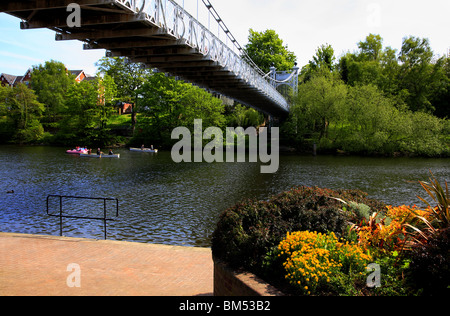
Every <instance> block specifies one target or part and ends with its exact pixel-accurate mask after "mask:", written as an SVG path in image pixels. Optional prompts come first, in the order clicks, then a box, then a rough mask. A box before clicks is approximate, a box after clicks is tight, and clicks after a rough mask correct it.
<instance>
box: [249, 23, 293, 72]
mask: <svg viewBox="0 0 450 316" xmlns="http://www.w3.org/2000/svg"><path fill="white" fill-rule="evenodd" d="M244 50H245V52H246V53H247V54H248V56H249V57H250V58H251V59H252V60H253V61H254V62H255V63H256V65H258V66H259V67H260V68H261V69H262V70H263V71H264V72H265V73H268V72H269V71H270V67H272V66H275V68H277V70H281V71H284V70H290V69H292V68H293V67H294V65H295V62H296V61H297V57H296V56H295V54H294V53H293V52H291V51H289V49H288V46H287V45H284V42H283V40H282V39H281V38H280V36H279V35H278V34H277V33H276V32H275V31H274V30H266V31H264V32H256V31H254V30H253V29H250V35H249V37H248V44H247V45H246V46H245V48H244Z"/></svg>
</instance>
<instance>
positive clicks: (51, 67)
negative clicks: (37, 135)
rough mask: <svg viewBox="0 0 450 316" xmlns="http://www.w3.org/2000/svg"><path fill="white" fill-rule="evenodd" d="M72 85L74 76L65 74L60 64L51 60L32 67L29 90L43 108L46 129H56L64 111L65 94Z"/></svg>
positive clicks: (65, 70) (64, 69) (64, 68)
mask: <svg viewBox="0 0 450 316" xmlns="http://www.w3.org/2000/svg"><path fill="white" fill-rule="evenodd" d="M74 84H75V80H74V76H73V75H71V74H69V73H68V72H67V69H66V66H65V65H64V64H63V63H61V62H57V61H54V60H51V61H47V62H45V64H44V65H42V64H41V65H39V66H34V67H33V72H32V75H31V88H32V89H33V90H34V91H35V93H36V95H37V96H38V101H39V102H40V103H43V104H44V106H45V119H44V125H45V126H46V127H48V128H56V127H58V121H59V120H61V113H63V112H64V111H65V96H66V92H67V90H68V89H69V87H70V86H72V85H74Z"/></svg>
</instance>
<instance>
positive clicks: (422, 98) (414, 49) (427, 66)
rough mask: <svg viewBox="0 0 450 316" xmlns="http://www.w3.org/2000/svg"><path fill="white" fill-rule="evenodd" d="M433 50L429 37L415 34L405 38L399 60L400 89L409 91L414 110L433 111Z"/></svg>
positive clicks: (410, 106)
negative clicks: (422, 37)
mask: <svg viewBox="0 0 450 316" xmlns="http://www.w3.org/2000/svg"><path fill="white" fill-rule="evenodd" d="M432 58H433V51H432V50H431V48H430V43H429V40H428V39H421V38H416V37H414V36H411V37H407V38H404V39H403V45H402V49H401V51H400V55H399V60H400V62H401V66H400V71H399V72H400V73H399V81H400V82H399V84H400V87H399V88H400V89H403V90H405V91H406V92H407V99H406V102H407V104H408V106H409V108H410V109H411V110H413V111H425V112H433V111H434V107H433V106H432V104H431V102H430V97H431V92H432V84H433V83H432V79H433V76H432V74H433V66H432V64H431V61H432Z"/></svg>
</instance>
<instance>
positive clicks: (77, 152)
mask: <svg viewBox="0 0 450 316" xmlns="http://www.w3.org/2000/svg"><path fill="white" fill-rule="evenodd" d="M66 153H68V154H71V155H81V154H87V153H88V150H87V148H80V147H77V148H75V149H71V150H68V151H66Z"/></svg>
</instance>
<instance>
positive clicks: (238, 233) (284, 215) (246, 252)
mask: <svg viewBox="0 0 450 316" xmlns="http://www.w3.org/2000/svg"><path fill="white" fill-rule="evenodd" d="M336 198H339V199H342V200H344V201H354V202H357V203H362V204H365V205H367V206H369V207H370V208H371V209H372V210H374V211H381V210H383V209H384V208H385V205H384V204H383V203H381V202H378V201H375V200H372V199H369V198H367V194H366V193H364V192H361V191H356V190H337V191H333V190H329V189H320V188H317V187H315V188H310V187H299V188H295V189H292V190H291V191H288V192H284V193H282V194H280V195H278V196H275V197H273V198H272V199H270V200H269V201H259V202H257V201H248V202H246V203H241V204H238V205H236V206H234V207H232V208H230V209H229V210H227V211H225V212H224V213H223V214H222V215H221V217H220V220H219V223H218V225H217V229H216V230H215V232H214V233H213V238H212V251H213V255H214V257H216V258H217V259H221V260H223V261H225V262H226V263H228V264H229V265H230V266H232V267H233V268H244V269H246V270H248V271H250V272H253V273H255V274H259V275H262V276H263V275H265V274H267V272H268V271H265V270H264V264H263V262H264V260H265V258H266V255H267V254H268V253H270V252H271V251H273V250H274V249H275V248H276V247H277V246H278V245H279V243H280V242H281V241H282V240H283V239H284V238H285V237H286V233H287V232H297V231H316V232H319V233H329V232H333V233H335V234H336V236H337V237H341V236H343V235H344V233H345V232H346V228H347V226H348V224H349V222H355V221H359V220H361V218H360V217H359V215H357V214H356V213H355V212H352V211H350V210H349V211H347V210H345V211H344V210H342V206H343V205H342V202H340V201H338V200H337V199H336Z"/></svg>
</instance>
